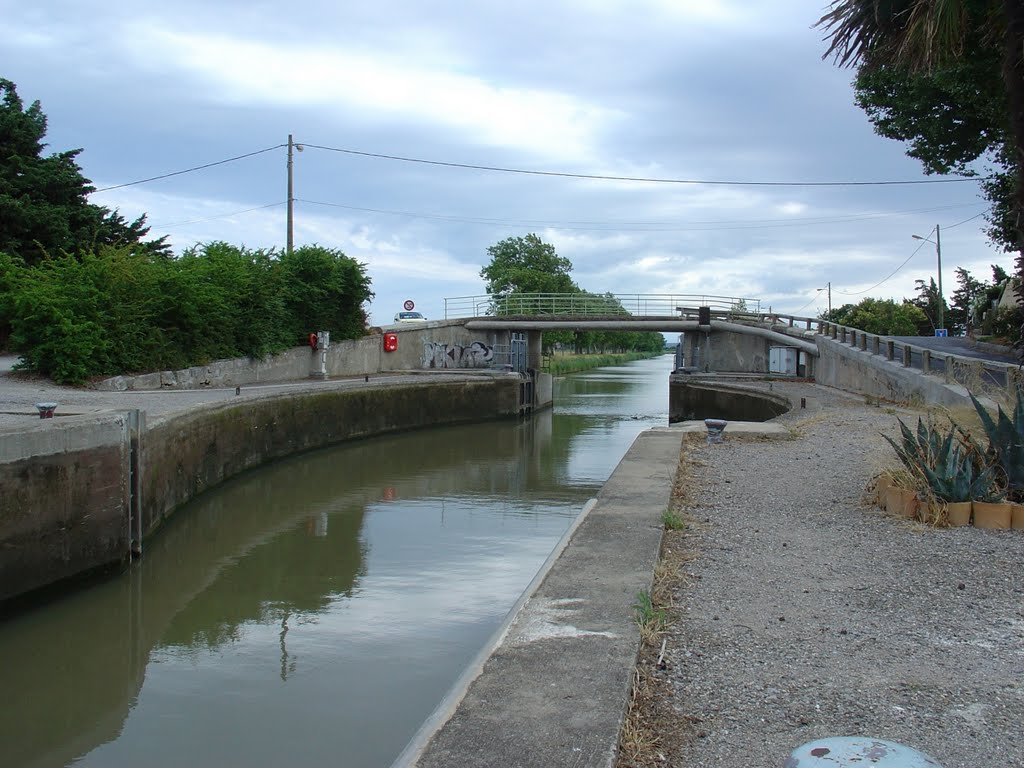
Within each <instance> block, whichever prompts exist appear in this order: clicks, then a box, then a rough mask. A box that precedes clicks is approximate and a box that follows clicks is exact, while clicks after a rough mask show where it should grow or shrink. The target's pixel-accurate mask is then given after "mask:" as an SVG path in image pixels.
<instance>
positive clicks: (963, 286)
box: [948, 267, 989, 336]
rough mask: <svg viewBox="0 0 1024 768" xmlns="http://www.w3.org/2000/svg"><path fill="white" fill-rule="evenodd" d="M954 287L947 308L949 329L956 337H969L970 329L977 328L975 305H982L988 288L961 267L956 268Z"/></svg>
mask: <svg viewBox="0 0 1024 768" xmlns="http://www.w3.org/2000/svg"><path fill="white" fill-rule="evenodd" d="M956 285H957V287H956V290H955V291H953V296H952V299H953V301H952V304H951V305H950V308H949V315H948V318H949V320H948V323H949V327H950V329H951V330H952V332H953V333H954V334H955V335H957V336H960V335H963V336H970V335H971V329H972V327H976V326H977V322H976V319H975V318H976V316H977V305H978V303H979V301H981V303H984V298H985V293H986V291H987V289H988V287H989V286H988V284H987V283H985V282H982V281H981V280H978V279H976V278H974V277H973V276H972V275H971V273H970V272H968V271H967V270H966V269H964V268H963V267H957V268H956Z"/></svg>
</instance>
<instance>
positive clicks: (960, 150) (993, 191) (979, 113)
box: [854, 43, 1016, 250]
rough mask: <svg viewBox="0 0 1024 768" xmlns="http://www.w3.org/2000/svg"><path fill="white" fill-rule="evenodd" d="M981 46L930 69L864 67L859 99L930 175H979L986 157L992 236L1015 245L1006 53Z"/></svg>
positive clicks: (879, 127)
mask: <svg viewBox="0 0 1024 768" xmlns="http://www.w3.org/2000/svg"><path fill="white" fill-rule="evenodd" d="M975 50H976V54H975V56H974V57H972V58H971V59H969V60H965V61H958V62H953V63H950V64H947V65H945V66H943V67H941V68H938V69H936V70H934V71H931V72H919V71H912V70H909V69H907V68H905V67H898V66H891V65H887V66H876V67H870V66H867V65H862V66H861V67H860V68H859V70H858V73H857V79H856V80H855V83H854V88H855V91H856V103H857V106H859V107H860V108H861V109H863V110H864V112H865V114H867V116H868V119H869V120H870V121H871V123H872V125H873V126H874V128H875V132H876V133H877V134H879V135H880V136H884V137H885V138H888V139H895V140H897V141H903V142H906V143H907V144H908V147H907V155H909V156H910V157H913V158H915V159H917V160H919V161H920V162H921V164H922V165H923V166H924V170H925V172H926V173H929V174H932V173H935V174H949V173H956V174H959V175H961V176H977V175H978V174H979V170H978V161H979V160H980V161H981V162H983V163H985V164H986V167H985V170H984V173H985V176H984V178H983V179H981V187H982V192H983V194H984V195H985V197H986V199H987V200H988V202H989V206H990V208H989V212H988V214H987V218H988V223H989V229H988V235H989V237H990V238H991V240H992V242H993V243H995V244H997V245H999V246H1000V247H1002V248H1003V249H1004V250H1013V249H1014V247H1015V245H1016V242H1015V240H1014V237H1015V236H1014V234H1013V229H1014V227H1013V223H1014V220H1013V218H1012V211H1013V194H1012V192H1013V173H1014V161H1013V155H1014V153H1013V150H1012V141H1011V140H1010V137H1009V134H1008V131H1007V125H1006V114H1007V107H1006V94H1005V91H1004V90H1003V87H1002V77H1001V75H1000V71H999V67H1000V57H999V55H998V52H997V51H995V50H994V49H993V48H992V47H991V46H986V45H984V44H982V43H979V44H978V45H977V46H976V47H975Z"/></svg>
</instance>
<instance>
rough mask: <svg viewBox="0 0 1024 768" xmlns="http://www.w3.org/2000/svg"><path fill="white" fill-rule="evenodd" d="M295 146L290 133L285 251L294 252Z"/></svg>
mask: <svg viewBox="0 0 1024 768" xmlns="http://www.w3.org/2000/svg"><path fill="white" fill-rule="evenodd" d="M293 146H295V144H294V142H293V141H292V135H291V134H290V133H289V134H288V235H287V238H286V240H285V243H286V244H285V253H291V252H292V245H293V244H294V231H295V215H294V213H293V212H292V205H293V203H294V201H295V198H294V197H293V196H292V147H293Z"/></svg>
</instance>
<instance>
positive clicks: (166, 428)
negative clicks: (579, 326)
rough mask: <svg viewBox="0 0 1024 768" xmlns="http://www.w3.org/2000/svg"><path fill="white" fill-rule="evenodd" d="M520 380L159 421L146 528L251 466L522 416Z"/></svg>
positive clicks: (361, 393) (354, 393) (311, 395)
mask: <svg viewBox="0 0 1024 768" xmlns="http://www.w3.org/2000/svg"><path fill="white" fill-rule="evenodd" d="M518 381H519V380H518V378H517V377H515V376H507V377H506V376H496V377H482V378H481V379H480V380H479V381H460V382H450V383H434V382H425V383H423V384H416V385H402V386H392V387H385V386H378V387H372V388H366V389H358V390H333V391H317V392H306V393H299V394H287V395H277V396H271V397H266V398H260V399H257V400H254V401H253V400H249V401H243V402H239V403H234V402H228V403H218V404H212V405H210V406H207V407H204V408H200V409H197V410H195V411H193V412H191V413H188V414H186V415H183V416H179V417H176V418H172V419H168V420H166V421H163V422H158V423H154V424H153V425H152V426H151V427H150V428H149V429H148V430H147V433H146V439H145V442H144V446H143V452H142V462H143V477H144V488H143V494H142V520H143V527H144V530H145V532H146V533H148V532H150V531H152V530H153V529H154V528H155V527H156V526H157V525H158V524H159V523H160V521H161V520H162V519H163V518H164V517H166V516H167V515H168V514H169V513H171V512H172V511H173V510H174V509H175V508H176V507H178V506H180V505H181V504H184V503H185V502H186V501H188V500H189V499H191V498H193V497H194V496H196V495H197V494H199V493H202V492H203V491H205V490H207V489H208V488H211V487H213V486H215V485H217V484H218V483H220V482H221V481H223V480H225V479H227V478H229V477H232V476H233V475H236V474H238V473H239V472H243V471H245V470H247V469H251V468H253V467H256V466H259V465H260V464H263V463H266V462H268V461H272V460H274V459H278V458H282V457H285V456H289V455H292V454H295V453H298V452H300V451H306V450H310V449H313V448H321V447H324V446H327V445H332V444H334V443H338V442H341V441H343V440H350V439H353V438H358V437H366V436H370V435H377V434H382V433H386V432H396V431H405V430H408V429H417V428H420V427H430V426H437V425H442V424H459V423H465V422H477V421H484V420H487V419H494V418H502V417H511V416H515V415H516V413H517V408H518V400H517V397H518Z"/></svg>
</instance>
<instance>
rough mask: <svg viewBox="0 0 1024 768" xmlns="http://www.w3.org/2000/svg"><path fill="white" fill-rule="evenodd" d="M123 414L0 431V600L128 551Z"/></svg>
mask: <svg viewBox="0 0 1024 768" xmlns="http://www.w3.org/2000/svg"><path fill="white" fill-rule="evenodd" d="M129 442H130V435H129V427H128V415H127V414H124V413H119V414H110V415H104V416H69V417H65V418H61V419H53V420H46V421H45V422H43V421H42V420H40V423H39V424H38V426H36V427H34V428H32V429H29V430H26V429H23V428H17V429H8V430H4V431H3V432H2V433H0V488H2V489H3V492H2V493H0V601H2V600H5V599H7V598H10V597H14V596H16V595H19V594H22V593H24V592H28V591H30V590H32V589H36V588H39V587H42V586H45V585H47V584H50V583H52V582H55V581H59V580H61V579H64V578H67V577H69V576H73V575H76V574H79V573H84V572H86V571H90V570H92V569H94V568H98V567H100V566H103V565H108V564H110V563H116V562H118V561H119V560H121V559H122V558H123V557H125V555H126V554H127V551H128V517H127V514H128V503H129V499H128V462H129Z"/></svg>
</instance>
